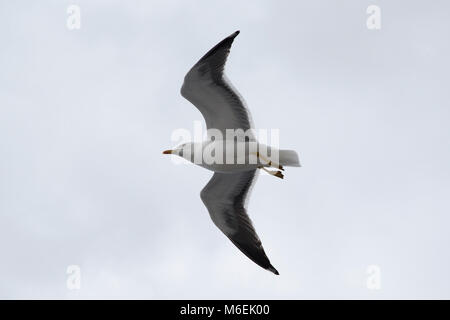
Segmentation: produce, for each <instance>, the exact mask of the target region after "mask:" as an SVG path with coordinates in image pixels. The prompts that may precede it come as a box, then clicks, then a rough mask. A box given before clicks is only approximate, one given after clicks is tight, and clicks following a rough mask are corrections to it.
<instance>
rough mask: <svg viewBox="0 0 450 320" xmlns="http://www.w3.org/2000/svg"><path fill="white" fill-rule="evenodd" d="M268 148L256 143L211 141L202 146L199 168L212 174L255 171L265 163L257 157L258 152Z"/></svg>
mask: <svg viewBox="0 0 450 320" xmlns="http://www.w3.org/2000/svg"><path fill="white" fill-rule="evenodd" d="M262 148H269V149H270V147H267V146H266V145H263V144H259V143H258V142H256V141H251V142H248V141H247V142H235V141H222V140H218V141H213V142H209V143H207V144H204V145H203V150H202V151H203V157H202V162H201V163H196V164H198V165H199V166H201V167H203V168H205V169H208V170H211V171H214V172H224V173H226V172H242V171H250V170H255V169H257V168H259V167H261V166H264V167H265V166H267V163H266V162H264V161H261V159H260V158H259V157H258V150H261V149H262ZM264 150H267V149H264Z"/></svg>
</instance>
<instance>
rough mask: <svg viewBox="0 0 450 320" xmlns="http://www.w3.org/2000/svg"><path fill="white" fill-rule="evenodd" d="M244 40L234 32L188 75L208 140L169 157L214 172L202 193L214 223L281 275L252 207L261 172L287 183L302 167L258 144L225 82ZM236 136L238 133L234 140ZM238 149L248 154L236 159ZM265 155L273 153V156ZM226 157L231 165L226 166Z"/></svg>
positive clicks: (188, 89)
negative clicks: (237, 42) (287, 170)
mask: <svg viewBox="0 0 450 320" xmlns="http://www.w3.org/2000/svg"><path fill="white" fill-rule="evenodd" d="M238 34H239V31H236V32H234V33H233V34H231V35H230V36H228V37H226V38H225V39H223V40H222V41H221V42H219V43H218V44H217V45H216V46H214V47H213V48H212V49H211V50H209V51H208V52H207V53H206V54H205V55H204V56H203V57H202V58H201V59H200V60H199V61H198V62H197V63H196V64H195V65H194V66H193V67H192V68H191V70H190V71H189V72H188V73H187V74H186V76H185V78H184V82H183V85H182V87H181V95H182V96H183V97H184V98H186V99H187V100H188V101H190V102H191V103H192V104H193V105H194V106H195V107H196V108H197V109H198V110H199V111H200V112H201V114H202V115H203V117H204V118H205V122H206V127H207V138H206V140H205V141H203V142H190V143H183V144H181V145H180V146H178V147H176V148H174V149H172V150H166V151H163V154H173V155H176V156H180V157H183V158H185V159H187V160H188V161H191V162H193V163H194V164H197V165H199V166H201V167H203V168H206V169H209V170H211V171H213V172H214V174H213V176H212V178H211V180H210V181H209V182H208V184H207V185H206V186H205V187H204V188H203V190H202V191H201V192H200V198H201V199H202V201H203V203H204V205H205V206H206V208H207V210H208V212H209V215H210V217H211V219H212V221H213V222H214V224H215V225H216V226H217V227H218V228H219V229H220V230H221V231H222V232H223V233H224V234H225V235H226V236H227V237H228V238H229V239H230V240H231V242H232V243H233V244H234V245H235V246H236V247H237V248H238V249H239V250H241V251H242V252H243V253H244V254H245V255H246V256H247V257H248V258H250V259H251V260H252V261H253V262H255V263H256V264H257V265H259V266H260V267H262V268H264V269H266V270H269V271H271V272H273V273H274V274H276V275H278V274H279V273H278V271H277V270H276V269H275V268H274V266H272V264H271V263H270V261H269V258H268V257H267V255H266V253H265V252H264V248H263V246H262V243H261V240H260V239H259V237H258V235H257V234H256V231H255V228H254V227H253V224H252V221H251V220H250V217H249V216H248V214H247V202H248V199H249V196H250V193H251V189H252V186H253V185H254V184H255V181H256V178H257V176H258V173H259V171H260V170H259V169H261V170H264V171H266V172H267V173H269V174H270V175H273V176H275V177H278V178H281V179H283V177H284V175H283V173H282V171H284V166H291V167H300V163H299V160H298V155H297V153H296V152H295V151H293V150H278V149H276V148H273V147H270V146H266V145H263V144H261V143H259V142H258V141H257V139H256V137H255V135H254V134H253V130H252V129H253V128H254V127H253V123H252V120H251V116H250V111H249V110H248V108H247V107H246V104H245V102H244V100H243V98H242V97H241V95H240V94H239V93H238V91H237V90H236V89H235V88H234V87H233V86H232V84H231V83H230V81H229V80H228V79H227V77H226V76H225V73H224V67H225V63H226V60H227V57H228V55H229V53H230V48H231V45H232V43H233V41H234V39H235V38H236V36H237V35H238ZM230 130H231V131H232V132H234V135H232V136H231V137H230V135H228V134H229V132H230ZM236 132H237V133H236ZM235 149H237V150H238V151H239V150H241V151H242V150H243V152H236V153H235V152H234V151H235ZM208 150H209V151H211V150H213V152H209V151H208ZM223 150H225V152H223ZM261 150H266V151H267V150H268V151H270V156H267V152H266V153H263V152H261ZM206 151H208V152H206ZM219 151H222V154H220V152H219ZM205 154H207V155H210V156H209V157H207V156H205ZM198 155H200V157H197V156H198ZM202 155H203V157H202ZM217 155H218V157H216V156H217ZM224 157H225V158H226V159H227V160H230V159H231V161H220V160H223V158H224ZM199 158H200V159H199ZM207 158H213V159H212V160H219V161H211V159H207ZM267 168H272V169H273V168H275V170H274V171H273V170H269V169H267Z"/></svg>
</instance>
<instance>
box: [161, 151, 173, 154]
mask: <svg viewBox="0 0 450 320" xmlns="http://www.w3.org/2000/svg"><path fill="white" fill-rule="evenodd" d="M172 153H173V150H166V151H163V154H172Z"/></svg>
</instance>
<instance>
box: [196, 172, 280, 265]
mask: <svg viewBox="0 0 450 320" xmlns="http://www.w3.org/2000/svg"><path fill="white" fill-rule="evenodd" d="M257 174H258V172H257V170H253V171H244V172H239V173H217V172H216V173H214V175H213V176H212V178H211V180H210V181H209V182H208V184H207V185H206V186H205V187H204V188H203V190H202V191H201V193H200V197H201V198H202V200H203V203H204V204H205V206H206V208H207V209H208V211H209V215H210V216H211V219H212V221H213V222H214V224H215V225H216V226H217V227H218V228H219V229H220V230H221V231H222V232H223V233H224V234H225V235H226V236H227V237H228V238H229V239H230V240H231V241H232V242H233V243H234V244H235V245H236V247H238V248H239V250H241V251H242V252H243V253H244V254H245V255H246V256H247V257H249V258H250V259H251V260H252V261H253V262H255V263H256V264H258V265H259V266H261V267H263V268H264V269H267V270H269V271H272V272H273V273H275V274H278V271H277V270H276V269H275V268H274V267H273V266H272V265H271V263H270V261H269V258H267V256H266V253H265V252H264V249H263V247H262V244H261V240H259V237H258V235H257V234H256V231H255V229H254V228H253V225H252V222H251V220H250V218H249V216H248V215H247V205H246V204H247V199H248V197H249V194H250V190H251V187H252V185H253V183H254V181H255V180H256V177H257Z"/></svg>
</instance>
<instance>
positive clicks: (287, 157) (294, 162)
mask: <svg viewBox="0 0 450 320" xmlns="http://www.w3.org/2000/svg"><path fill="white" fill-rule="evenodd" d="M279 161H280V164H281V165H282V166H286V167H300V166H301V165H300V162H299V160H298V155H297V152H295V151H294V150H280V160H279Z"/></svg>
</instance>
